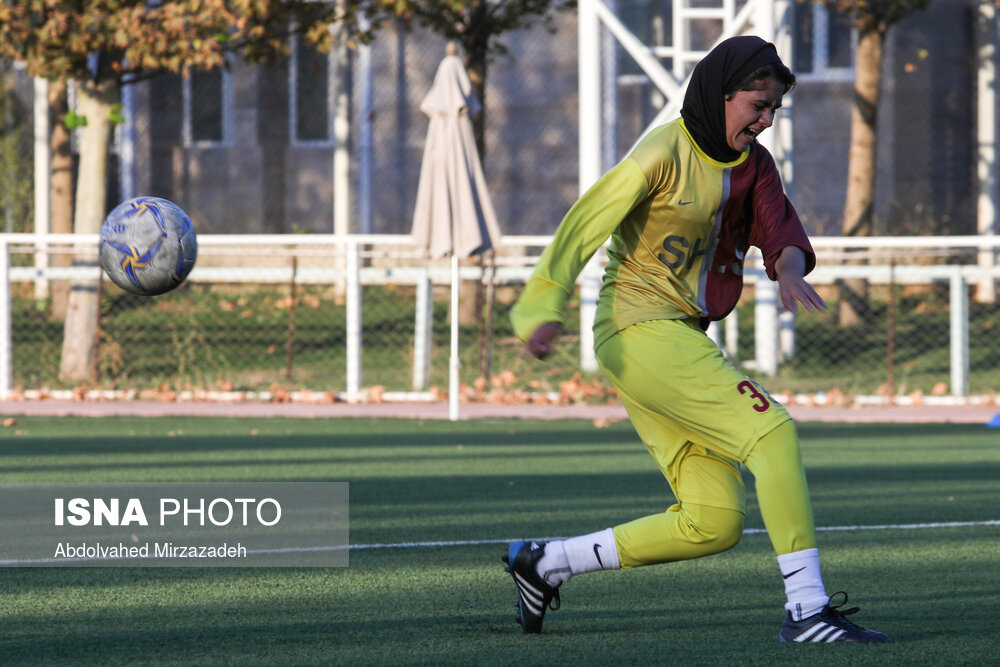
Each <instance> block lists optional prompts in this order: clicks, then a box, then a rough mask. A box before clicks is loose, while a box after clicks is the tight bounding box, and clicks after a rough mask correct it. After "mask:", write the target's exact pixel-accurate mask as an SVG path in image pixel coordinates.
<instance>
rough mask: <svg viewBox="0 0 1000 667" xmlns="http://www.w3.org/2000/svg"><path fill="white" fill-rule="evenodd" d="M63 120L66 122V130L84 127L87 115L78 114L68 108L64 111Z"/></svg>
mask: <svg viewBox="0 0 1000 667" xmlns="http://www.w3.org/2000/svg"><path fill="white" fill-rule="evenodd" d="M63 122H64V123H65V124H66V128H67V129H68V130H76V129H79V128H81V127H86V125H87V117H86V116H84V115H82V114H78V113H77V112H76V111H74V110H73V109H70V110H69V111H67V112H66V116H65V120H64V121H63Z"/></svg>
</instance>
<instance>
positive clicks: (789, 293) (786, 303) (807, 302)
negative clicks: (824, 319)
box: [778, 275, 826, 313]
mask: <svg viewBox="0 0 1000 667" xmlns="http://www.w3.org/2000/svg"><path fill="white" fill-rule="evenodd" d="M778 295H779V296H780V297H781V305H782V306H783V307H784V310H788V311H790V312H792V313H798V312H799V308H798V304H800V303H801V304H802V305H803V306H804V307H805V309H806V310H823V309H824V308H826V303H825V302H824V301H823V297H821V296H820V295H819V294H817V293H816V290H815V289H813V286H812V285H810V284H809V283H807V282H806V281H805V279H804V278H801V277H795V276H794V275H790V276H788V277H787V278H781V277H779V278H778Z"/></svg>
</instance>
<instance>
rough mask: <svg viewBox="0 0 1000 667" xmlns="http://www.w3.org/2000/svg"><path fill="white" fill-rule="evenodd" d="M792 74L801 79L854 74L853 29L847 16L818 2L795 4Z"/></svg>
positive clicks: (843, 77) (830, 79)
mask: <svg viewBox="0 0 1000 667" xmlns="http://www.w3.org/2000/svg"><path fill="white" fill-rule="evenodd" d="M794 11H795V31H794V35H795V66H794V68H793V69H794V71H795V75H796V76H797V77H798V78H799V79H801V80H806V81H808V80H817V81H818V80H822V81H835V80H849V79H853V77H854V62H853V58H854V46H855V44H854V40H855V32H854V28H853V24H852V20H851V17H850V15H848V14H845V13H843V12H838V11H834V10H832V9H829V8H827V7H826V6H824V5H821V4H818V3H795V10H794Z"/></svg>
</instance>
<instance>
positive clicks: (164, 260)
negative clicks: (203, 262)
mask: <svg viewBox="0 0 1000 667" xmlns="http://www.w3.org/2000/svg"><path fill="white" fill-rule="evenodd" d="M99 254H100V257H101V266H103V267H104V272H105V273H107V274H108V277H109V278H111V280H112V281H113V282H114V283H115V284H116V285H118V286H119V287H121V288H122V289H123V290H125V291H126V292H132V293H133V294H141V295H143V296H154V295H156V294H163V293H164V292H169V291H170V290H172V289H173V288H175V287H177V286H178V285H180V284H181V282H183V281H184V279H185V278H186V277H187V275H188V274H189V273H190V272H191V269H192V268H193V267H194V261H195V258H196V257H197V255H198V240H197V238H196V237H195V233H194V225H192V224H191V218H189V217H188V215H187V213H185V212H184V210H183V209H181V207H180V206H178V205H177V204H175V203H173V202H170V201H167V200H166V199H159V198H157V197H136V198H135V199H129V200H127V201H124V202H122V203H121V204H119V205H118V206H116V207H115V209H114V210H113V211H111V213H109V214H108V217H107V218H105V219H104V224H103V225H102V226H101V240H100V247H99Z"/></svg>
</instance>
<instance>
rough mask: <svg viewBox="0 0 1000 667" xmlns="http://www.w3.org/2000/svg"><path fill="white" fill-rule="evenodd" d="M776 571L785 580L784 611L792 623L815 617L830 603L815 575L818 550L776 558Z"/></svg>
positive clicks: (817, 568) (820, 579)
mask: <svg viewBox="0 0 1000 667" xmlns="http://www.w3.org/2000/svg"><path fill="white" fill-rule="evenodd" d="M778 567H780V568H781V577H782V578H783V579H784V580H785V596H786V597H787V598H788V604H786V605H785V609H787V610H788V612H789V613H790V614H791V615H792V620H795V621H801V620H802V619H803V618H808V617H810V616H812V615H813V614H818V613H819V612H820V611H822V609H823V607H825V606H826V605H827V603H829V602H830V597H829V596H828V595H827V594H826V588H825V587H824V586H823V577H822V576H821V575H820V572H819V549H806V550H804V551H796V552H794V553H790V554H785V555H784V556H778Z"/></svg>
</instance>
